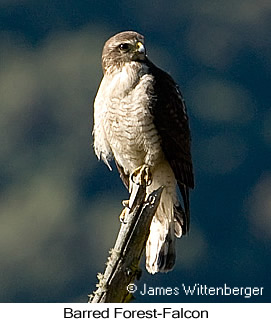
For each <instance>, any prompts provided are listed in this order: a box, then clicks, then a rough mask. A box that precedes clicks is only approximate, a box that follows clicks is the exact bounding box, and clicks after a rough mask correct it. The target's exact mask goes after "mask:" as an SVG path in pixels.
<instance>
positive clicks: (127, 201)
mask: <svg viewBox="0 0 271 323" xmlns="http://www.w3.org/2000/svg"><path fill="white" fill-rule="evenodd" d="M121 204H122V205H123V206H124V207H128V208H129V200H123V201H122V202H121Z"/></svg>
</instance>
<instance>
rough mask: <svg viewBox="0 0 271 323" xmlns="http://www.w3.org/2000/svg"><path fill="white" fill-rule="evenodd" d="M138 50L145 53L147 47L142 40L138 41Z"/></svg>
mask: <svg viewBox="0 0 271 323" xmlns="http://www.w3.org/2000/svg"><path fill="white" fill-rule="evenodd" d="M136 51H137V52H138V53H139V54H145V47H144V45H143V44H142V43H141V42H140V41H139V42H137V43H136Z"/></svg>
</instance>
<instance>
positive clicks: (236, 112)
mask: <svg viewBox="0 0 271 323" xmlns="http://www.w3.org/2000/svg"><path fill="white" fill-rule="evenodd" d="M0 26H1V27H0V100H1V101H0V105H1V109H0V128H1V144H0V165H1V169H0V192H1V196H0V199H1V201H0V301H1V302H86V301H87V294H89V293H91V292H92V291H93V290H94V289H95V284H96V283H97V279H96V274H97V272H102V271H103V269H104V264H105V262H106V258H107V256H108V250H109V249H110V248H111V247H112V246H113V243H114V241H115V238H116V234H117V232H118V229H119V219H118V215H119V213H120V211H121V209H122V206H121V201H122V200H123V199H125V198H127V197H128V194H127V192H126V190H125V188H124V187H123V185H122V183H121V180H120V179H119V175H118V172H117V171H116V169H114V171H113V172H109V170H108V169H107V167H106V166H105V165H104V164H103V163H102V162H98V161H97V159H96V157H95V156H94V153H93V149H92V135H91V132H92V114H93V100H94V97H95V94H96V91H97V88H98V85H99V82H100V79H101V77H102V71H101V65H100V58H101V51H102V47H103V44H104V42H105V40H107V39H108V38H109V37H110V36H112V35H113V34H115V33H117V32H120V31H124V30H136V31H138V32H140V33H142V34H144V35H145V40H146V46H147V50H148V55H149V57H150V59H151V60H152V61H153V62H154V63H156V64H157V65H158V66H160V67H162V68H163V69H165V70H166V71H168V72H169V73H170V74H171V75H172V76H173V78H174V79H175V80H176V81H177V82H178V83H179V85H180V88H181V89H182V92H183V95H184V97H185V99H186V103H187V108H188V112H189V116H190V121H191V131H192V139H193V159H194V165H195V176H196V189H195V190H194V192H193V193H192V198H191V200H192V201H191V204H192V206H191V208H192V224H191V232H190V235H189V236H188V237H184V238H182V239H181V240H178V241H177V247H178V257H177V263H176V266H175V269H174V271H173V272H170V273H168V274H158V275H155V276H151V275H149V274H147V273H146V271H145V266H144V264H143V263H142V269H143V275H142V278H141V280H140V281H139V282H138V284H139V287H142V286H143V284H144V283H146V284H148V285H149V286H153V287H156V286H164V287H167V286H169V287H176V286H177V287H181V284H182V283H184V284H186V285H194V284H195V283H199V284H207V285H209V286H222V285H223V284H224V283H226V284H227V285H229V286H232V287H233V286H252V287H253V286H263V287H264V293H263V296H254V297H251V298H249V299H245V298H243V297H241V296H233V297H230V296H225V297H216V298H215V297H211V296H209V297H207V296H199V297H196V296H193V297H192V296H190V297H188V296H185V295H183V294H181V295H179V296H164V297H158V296H148V297H147V296H140V295H139V294H138V293H137V294H135V296H136V301H137V302H218V301H220V302H224V301H225V302H227V301H230V302H243V301H245V302H266V301H270V299H271V291H270V287H271V278H270V277H271V275H270V267H271V258H270V251H271V248H270V240H271V164H270V162H271V154H270V150H271V131H270V128H271V110H270V107H271V105H270V102H271V100H270V99H271V90H270V85H271V77H270V72H271V37H270V33H271V2H270V0H258V1H255V0H228V1H211V0H205V1H202V0H183V1H178V0H171V1H164V0H163V1H162V0H158V1H145V0H144V1H143V0H137V1H130V0H120V1H105V0H99V1H91V0H88V1H87V0H65V1H63V0H58V1H57V0H48V1H41V0H35V1H34V0H33V1H31V0H20V1H19V0H0Z"/></svg>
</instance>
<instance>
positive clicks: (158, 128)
mask: <svg viewBox="0 0 271 323" xmlns="http://www.w3.org/2000/svg"><path fill="white" fill-rule="evenodd" d="M102 66H103V72H104V77H103V79H102V81H101V84H100V87H99V90H98V93H97V96H96V99H95V102H94V130H93V134H94V149H95V153H96V155H97V156H98V158H99V159H100V158H101V159H102V160H103V161H104V162H105V163H106V164H107V165H108V166H109V161H110V159H111V158H112V157H113V158H114V159H115V162H116V165H117V168H118V170H119V172H120V175H121V178H122V180H123V182H124V184H125V185H126V187H127V188H128V187H129V186H131V181H132V179H133V176H135V175H137V174H138V173H141V174H142V173H143V174H145V177H146V178H147V180H149V179H150V183H151V184H150V185H149V186H147V194H150V193H151V192H152V191H153V190H155V189H157V188H158V187H160V186H164V190H163V193H162V196H161V200H160V203H159V206H158V208H157V211H156V213H155V215H154V218H153V220H152V223H151V227H150V235H149V238H148V241H147V245H146V268H147V270H148V271H149V272H150V273H152V274H154V273H156V272H159V271H161V272H166V271H169V270H171V269H172V268H173V266H174V263H175V237H181V236H182V235H185V234H186V233H187V232H188V230H189V217H190V216H189V189H190V188H193V187H194V177H193V168H192V160H191V152H190V130H189V124H188V117H187V113H186V107H185V104H184V100H183V98H182V95H181V93H180V91H179V89H178V86H177V85H176V83H175V82H174V80H173V79H172V78H171V76H170V75H168V74H167V73H166V72H164V71H162V70H161V69H159V68H158V67H156V66H155V65H154V64H153V63H152V62H151V61H150V60H149V59H148V57H147V55H146V49H145V45H144V37H143V36H142V35H140V34H138V33H137V32H134V31H125V32H121V33H119V34H117V35H115V36H113V37H112V38H110V39H109V40H108V41H107V42H106V43H105V46H104V49H103V53H102ZM109 168H111V167H110V166H109ZM177 185H178V186H179V189H180V192H181V195H182V200H183V207H182V206H181V204H180V202H179V201H178V199H177V192H176V189H177Z"/></svg>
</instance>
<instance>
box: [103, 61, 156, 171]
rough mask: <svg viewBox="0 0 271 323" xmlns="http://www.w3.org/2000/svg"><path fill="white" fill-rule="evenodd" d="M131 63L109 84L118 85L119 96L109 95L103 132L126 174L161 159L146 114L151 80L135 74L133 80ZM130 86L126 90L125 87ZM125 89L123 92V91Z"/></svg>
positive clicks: (151, 123) (150, 121)
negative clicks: (120, 90)
mask: <svg viewBox="0 0 271 323" xmlns="http://www.w3.org/2000/svg"><path fill="white" fill-rule="evenodd" d="M130 65H131V64H129V66H126V67H124V68H123V70H122V72H121V73H118V75H117V76H116V77H117V78H118V82H117V81H116V80H114V81H113V83H117V84H118V87H117V88H118V89H120V88H121V89H122V94H120V93H117V92H118V91H117V90H115V92H114V91H112V93H111V100H110V104H108V105H107V110H106V112H105V118H104V129H105V133H106V136H107V140H108V142H109V144H110V147H111V150H112V152H113V155H114V158H115V159H116V161H117V162H118V164H120V165H121V166H122V167H123V168H124V171H125V173H126V174H130V173H131V172H132V171H133V170H134V169H135V168H137V167H139V166H141V165H142V164H147V165H149V166H153V165H154V164H155V163H157V160H158V159H159V158H161V157H162V156H161V155H162V150H161V146H160V136H159V135H158V133H157V130H156V128H155V126H154V124H153V116H152V115H151V113H150V109H149V105H150V103H151V97H150V94H149V93H150V91H149V89H150V87H151V86H152V82H153V77H152V76H151V75H148V74H146V73H145V74H144V73H143V72H142V73H141V76H140V77H138V75H140V73H136V77H135V78H133V71H129V69H131V66H130ZM129 84H130V88H129ZM125 87H126V91H123V89H124V88H125Z"/></svg>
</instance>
